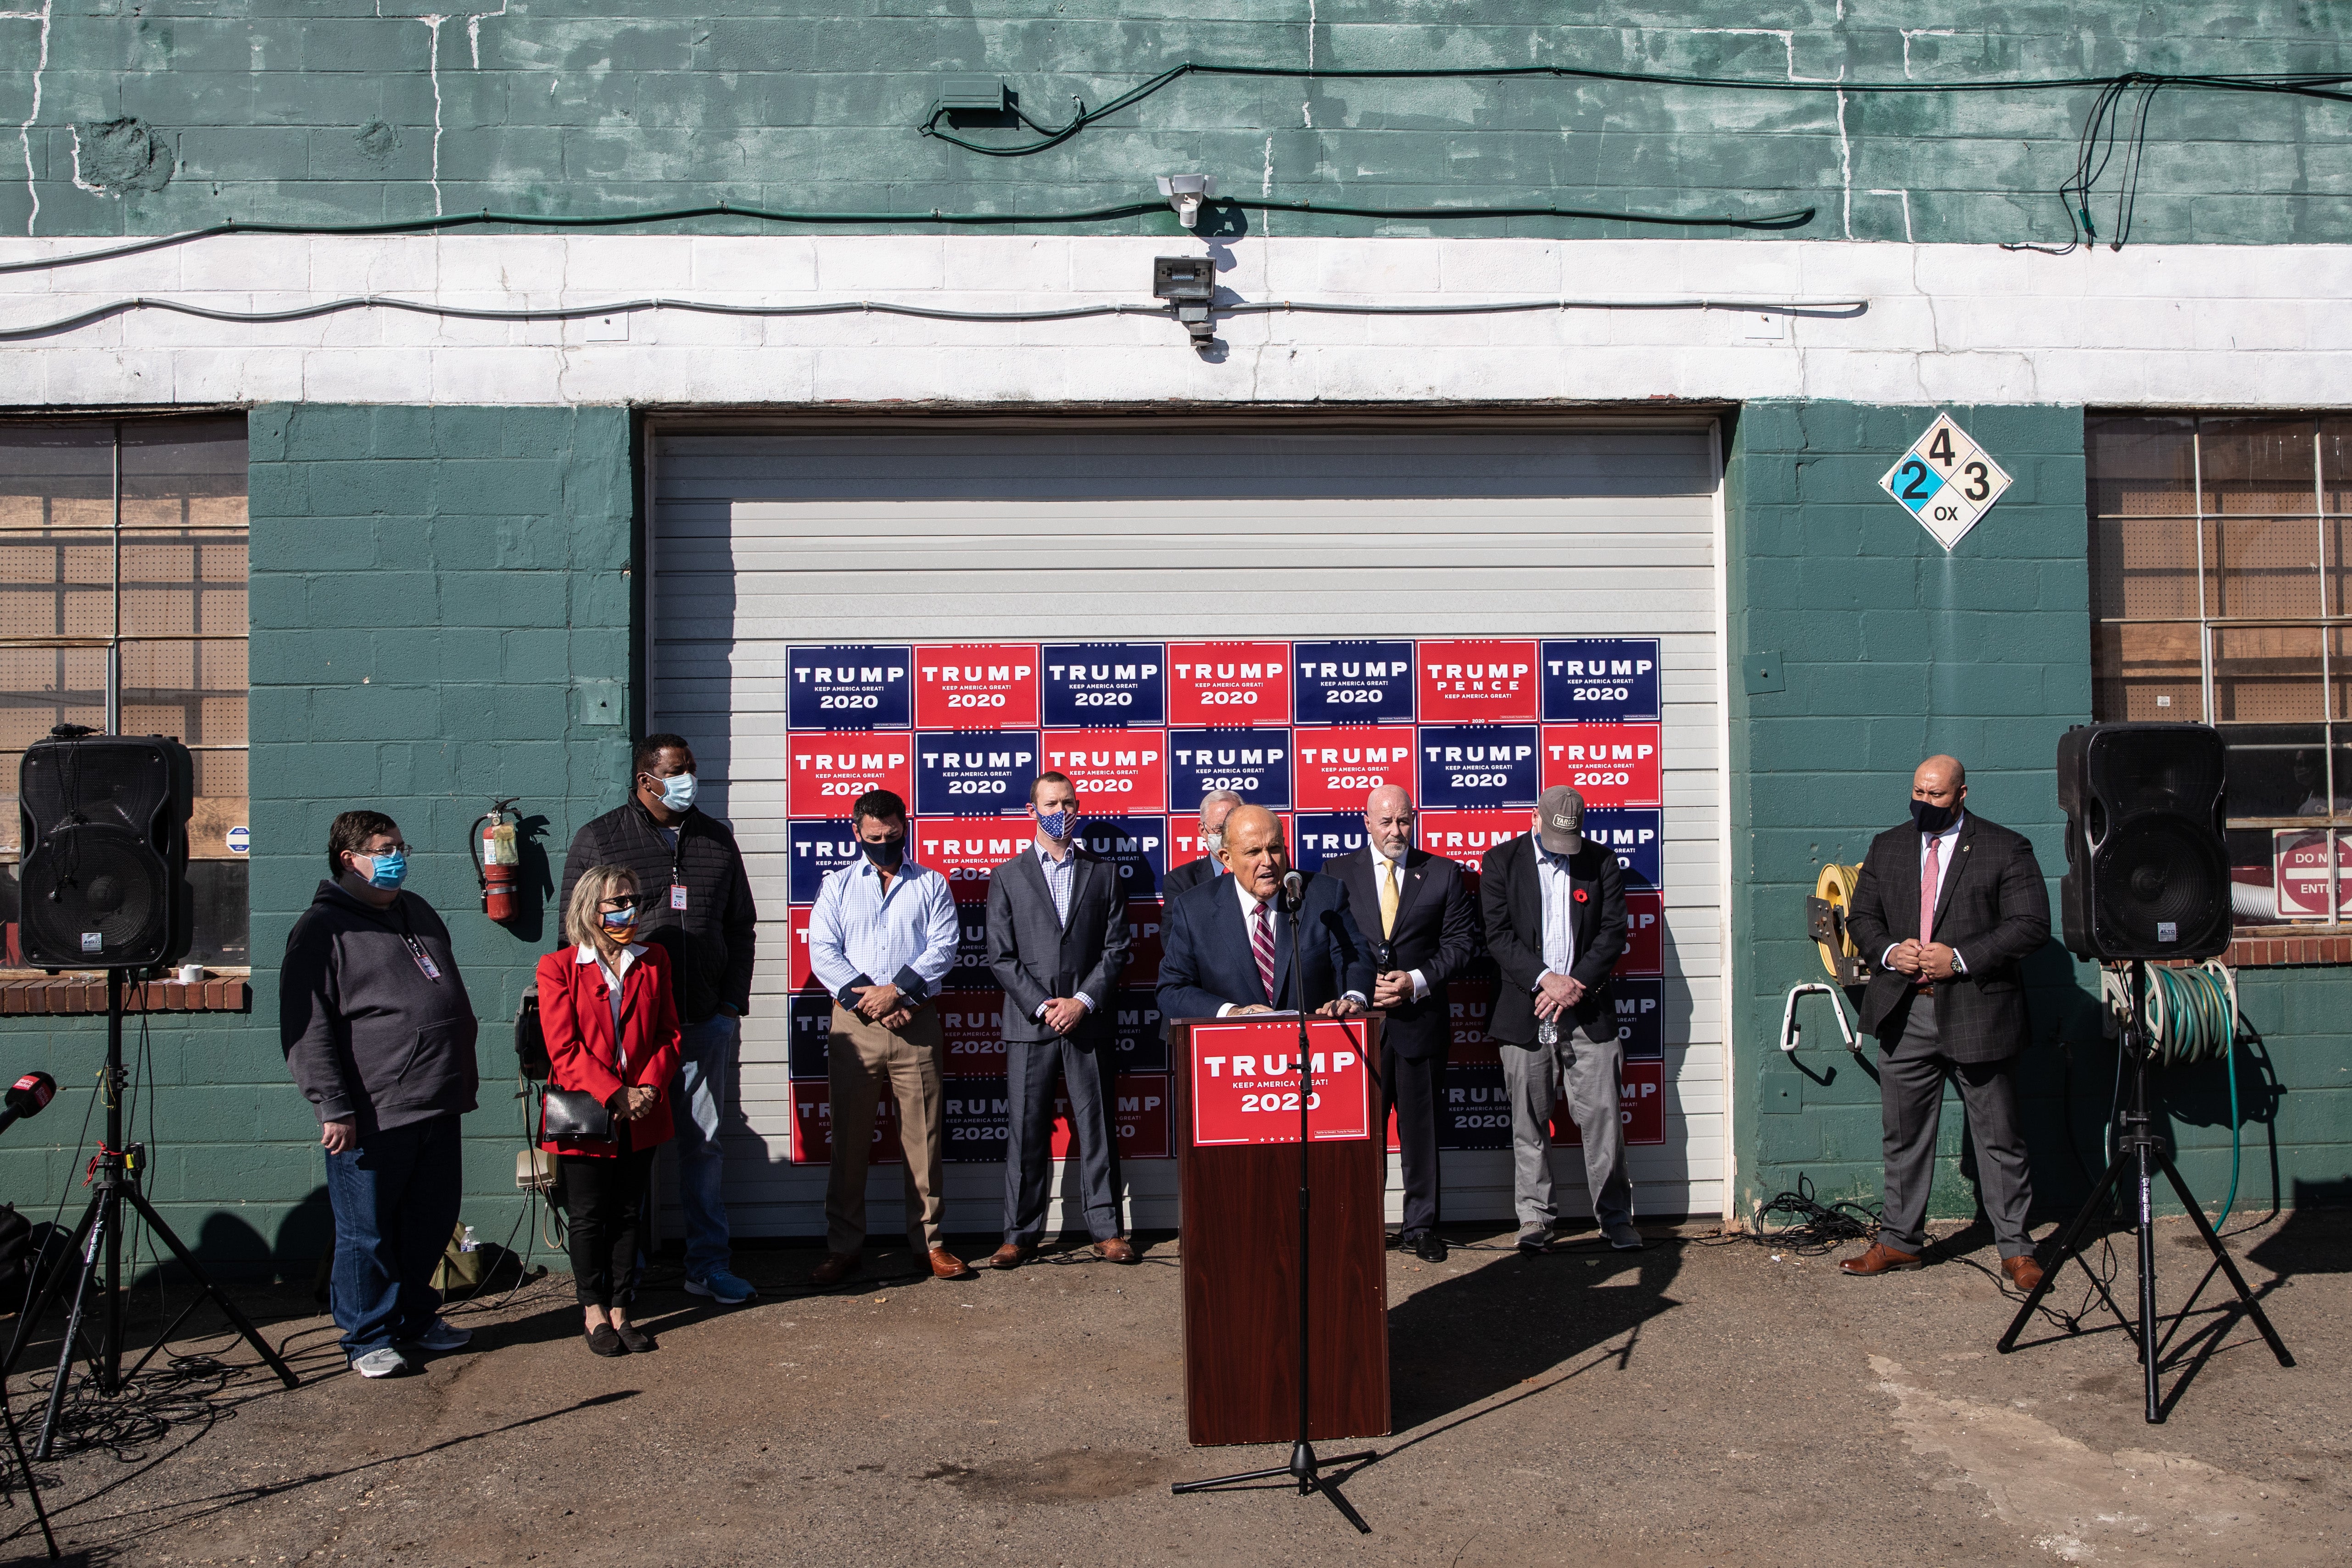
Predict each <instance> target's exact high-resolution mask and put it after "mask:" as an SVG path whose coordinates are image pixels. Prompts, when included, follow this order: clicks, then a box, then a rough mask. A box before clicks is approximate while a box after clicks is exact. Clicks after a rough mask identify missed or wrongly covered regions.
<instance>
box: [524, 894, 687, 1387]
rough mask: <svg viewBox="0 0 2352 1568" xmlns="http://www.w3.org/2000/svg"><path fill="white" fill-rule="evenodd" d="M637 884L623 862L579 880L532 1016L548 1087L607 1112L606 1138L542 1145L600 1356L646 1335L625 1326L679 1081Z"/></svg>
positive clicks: (660, 972) (664, 961) (648, 1342)
mask: <svg viewBox="0 0 2352 1568" xmlns="http://www.w3.org/2000/svg"><path fill="white" fill-rule="evenodd" d="M639 913H640V912H639V908H638V895H637V876H636V873H635V872H633V871H631V870H630V869H629V868H628V867H626V866H624V865H600V866H596V867H593V868H592V869H591V870H589V871H588V872H587V873H584V874H583V876H582V877H581V878H580V882H579V885H578V886H576V887H574V888H573V889H572V904H571V906H570V907H569V908H568V909H566V910H565V911H564V915H563V934H564V936H567V937H568V938H570V939H571V941H572V946H568V947H563V948H560V949H558V950H557V951H555V952H553V953H550V954H549V955H547V956H545V957H543V958H541V960H540V961H539V1017H540V1024H541V1028H542V1029H543V1030H545V1031H546V1035H547V1057H548V1061H549V1062H550V1063H551V1067H550V1070H549V1085H550V1087H551V1088H556V1089H584V1090H586V1091H587V1092H589V1093H591V1094H593V1095H594V1096H595V1097H596V1098H597V1099H598V1100H599V1101H600V1102H602V1103H603V1104H604V1106H605V1108H606V1109H608V1110H609V1111H611V1112H612V1113H613V1133H614V1135H613V1136H612V1137H610V1138H550V1139H548V1140H547V1141H546V1143H545V1144H544V1145H543V1146H544V1147H545V1148H546V1149H547V1151H548V1152H549V1153H550V1154H552V1155H555V1166H556V1191H557V1194H558V1198H557V1201H558V1202H560V1203H561V1204H562V1207H563V1211H564V1217H565V1220H566V1223H567V1224H568V1226H569V1228H570V1231H571V1241H572V1289H573V1291H574V1293H575V1295H576V1296H577V1297H578V1299H579V1301H580V1305H581V1307H582V1309H583V1312H585V1313H586V1317H587V1322H586V1324H585V1329H586V1332H587V1335H588V1348H589V1349H590V1350H593V1351H594V1352H595V1353H596V1354H598V1355H626V1354H629V1353H631V1352H633V1351H634V1352H637V1353H639V1354H643V1353H644V1352H646V1351H649V1350H651V1349H653V1348H654V1342H653V1339H652V1337H651V1336H650V1335H648V1334H646V1333H645V1332H644V1331H643V1330H641V1329H639V1328H638V1327H637V1326H636V1325H635V1323H632V1322H630V1321H629V1303H630V1301H631V1300H632V1299H633V1298H634V1297H635V1293H636V1285H637V1232H638V1228H639V1226H640V1223H641V1221H642V1220H643V1218H644V1211H645V1202H646V1190H647V1186H648V1181H649V1178H650V1177H651V1176H652V1174H653V1163H654V1150H655V1148H656V1146H657V1145H660V1144H662V1143H664V1142H665V1141H667V1139H668V1137H669V1136H670V1113H669V1084H670V1080H671V1079H672V1078H674V1077H675V1076H676V1075H677V1063H678V1041H677V1004H676V1003H675V1002H674V1001H673V1000H672V999H671V997H670V981H669V957H668V955H667V954H665V953H664V952H663V951H662V950H661V949H660V948H659V947H656V946H651V945H650V944H645V943H639V942H636V941H635V940H633V938H634V937H635V936H636V928H637V920H638V915H639Z"/></svg>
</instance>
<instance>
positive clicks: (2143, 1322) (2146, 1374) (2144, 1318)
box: [1999, 958, 2294, 1425]
mask: <svg viewBox="0 0 2352 1568" xmlns="http://www.w3.org/2000/svg"><path fill="white" fill-rule="evenodd" d="M2146 1009H2147V960H2146V959H2144V958H2136V959H2134V960H2133V961H2132V983H2131V1017H2130V1019H2128V1020H2126V1023H2125V1025H2124V1030H2123V1034H2122V1037H2121V1039H2120V1040H2118V1041H2117V1046H2118V1048H2119V1049H2120V1050H2121V1051H2123V1052H2124V1054H2125V1056H2126V1058H2127V1059H2128V1061H2130V1064H2131V1095H2130V1098H2129V1099H2127V1100H2126V1102H2125V1103H2124V1113H2123V1131H2122V1134H2121V1135H2120V1136H2119V1137H2118V1138H2117V1139H2116V1157H2115V1158H2114V1159H2113V1160H2111V1161H2109V1162H2108V1164H2107V1174H2106V1175H2105V1176H2101V1177H2100V1178H2099V1185H2098V1186H2096V1187H2095V1188H2094V1189H2093V1190H2092V1193H2091V1197H2090V1201H2088V1202H2087V1203H2085V1204H2084V1205H2083V1207H2082V1208H2081V1210H2080V1211H2079V1212H2077V1213H2076V1214H2075V1216H2074V1218H2073V1219H2072V1220H2070V1221H2068V1222H2067V1226H2066V1229H2065V1232H2064V1234H2063V1235H2062V1236H2061V1237H2060V1238H2059V1241H2058V1251H2057V1255H2056V1256H2054V1257H2053V1258H2052V1259H2051V1260H2050V1268H2049V1270H2048V1271H2047V1272H2045V1273H2044V1274H2043V1275H2042V1283H2040V1284H2038V1285H2036V1286H2034V1287H2033V1291H2032V1294H2030V1295H2028V1296H2027V1297H2026V1298H2025V1304H2024V1305H2023V1306H2021V1307H2020V1308H2018V1309H2017V1316H2016V1317H2015V1318H2013V1319H2011V1322H2010V1325H2009V1332H2008V1333H2004V1334H2002V1335H2001V1336H2000V1346H1999V1348H2000V1353H2001V1354H2003V1355H2006V1354H2009V1353H2010V1352H2011V1351H2012V1350H2015V1349H2016V1348H2017V1336H2018V1335H2019V1334H2021V1333H2024V1332H2025V1325H2026V1324H2027V1323H2028V1322H2032V1318H2033V1312H2034V1309H2035V1308H2036V1307H2039V1306H2040V1305H2041V1304H2042V1297H2044V1296H2046V1295H2048V1294H2049V1293H2050V1287H2051V1286H2052V1285H2053V1284H2055V1283H2057V1281H2058V1273H2059V1270H2062V1269H2063V1268H2065V1266H2066V1260H2068V1259H2070V1258H2071V1259H2073V1260H2075V1261H2076V1262H2078V1263H2083V1272H2084V1273H2085V1274H2089V1275H2090V1276H2091V1282H2092V1283H2093V1284H2095V1285H2096V1286H2097V1287H2098V1291H2099V1294H2100V1295H2102V1296H2105V1297H2106V1301H2107V1305H2108V1307H2109V1308H2110V1309H2112V1310H2113V1311H2114V1312H2115V1314H2116V1317H2118V1318H2123V1309H2121V1308H2120V1307H2116V1303H2115V1298H2114V1297H2112V1296H2108V1295H2107V1287H2106V1281H2104V1280H2101V1279H2100V1278H2099V1276H2098V1275H2097V1273H2095V1271H2094V1270H2092V1268H2091V1266H2090V1265H2089V1264H2088V1263H2084V1262H2083V1249H2084V1246H2085V1245H2087V1244H2088V1242H2089V1240H2090V1235H2091V1228H2092V1227H2093V1226H2094V1225H2095V1224H2096V1223H2097V1222H2098V1220H2099V1219H2100V1218H2102V1217H2103V1215H2104V1213H2105V1207H2106V1202H2107V1195H2108V1194H2109V1193H2111V1192H2114V1191H2115V1190H2116V1188H2117V1187H2118V1186H2121V1185H2122V1183H2123V1182H2124V1181H2125V1180H2126V1178H2130V1179H2133V1180H2135V1181H2136V1182H2137V1186H2135V1188H2134V1191H2135V1192H2136V1193H2137V1202H2138V1206H2139V1207H2138V1210H2137V1217H2136V1219H2137V1228H2138V1230H2139V1322H2138V1323H2137V1325H2134V1324H2133V1323H2132V1322H2131V1321H2130V1320H2129V1319H2124V1326H2125V1327H2126V1328H2127V1329H2131V1330H2132V1331H2133V1333H2134V1336H2135V1337H2136V1338H2137V1340H2138V1341H2139V1366H2140V1380H2141V1383H2142V1384H2143V1385H2144V1387H2145V1390H2146V1393H2147V1420H2148V1422H2149V1424H2150V1425H2155V1424H2158V1423H2160V1422H2161V1421H2163V1419H2164V1405H2163V1399H2162V1396H2161V1395H2160V1394H2159V1392H2158V1387H2157V1353H2158V1350H2159V1349H2160V1348H2161V1342H2160V1339H2159V1336H2158V1333H2157V1328H2158V1319H2157V1315H2156V1228H2155V1226H2154V1225H2153V1224H2152V1223H2151V1221H2152V1220H2153V1218H2155V1216H2154V1199H2155V1186H2156V1173H2157V1172H2158V1171H2159V1170H2160V1171H2162V1172H2163V1173H2164V1175H2165V1178H2166V1179H2167V1180H2168V1181H2170V1182H2171V1183H2172V1190H2173V1192H2174V1193H2175V1194H2177V1195H2178V1196H2179V1199H2180V1207H2182V1208H2183V1209H2185V1210H2187V1211H2188V1214H2189V1218H2190V1219H2191V1220H2192V1221H2194V1222H2195V1224H2196V1226H2197V1234H2198V1235H2200V1236H2201V1237H2203V1238H2204V1239H2205V1248H2206V1250H2207V1251H2209V1252H2210V1253H2212V1254H2213V1261H2214V1263H2215V1264H2216V1265H2217V1266H2218V1267H2219V1268H2220V1269H2221V1272H2222V1273H2223V1274H2225V1275H2227V1276H2228V1277H2229V1281H2230V1284H2231V1287H2232V1288H2233V1289H2235V1290H2236V1291H2237V1292H2238V1301H2239V1302H2240V1304H2241V1305H2242V1306H2243V1307H2244V1308H2245V1310H2246V1316H2247V1317H2248V1318H2250V1319H2252V1321H2253V1325H2254V1327H2255V1328H2257V1329H2259V1330H2261V1331H2262V1335H2263V1343H2267V1344H2268V1345H2269V1346H2270V1347H2271V1354H2273V1355H2275V1356H2277V1357H2278V1364H2280V1365H2281V1366H2293V1365H2294V1356H2292V1355H2289V1354H2287V1348H2286V1343H2285V1342H2284V1341H2283V1340H2281V1339H2280V1338H2279V1336H2278V1331H2277V1330H2276V1329H2274V1328H2273V1327H2271V1320H2270V1318H2269V1317H2268V1316H2267V1315H2265V1314H2264V1312H2263V1308H2262V1303H2261V1302H2259V1301H2256V1300H2254V1293H2253V1291H2250V1290H2248V1289H2247V1288H2246V1278H2245V1276H2244V1275H2242V1274H2241V1273H2239V1272H2238V1265H2237V1263H2236V1261H2235V1260H2233V1259H2231V1256H2230V1254H2229V1250H2228V1249H2226V1248H2224V1247H2223V1246H2222V1245H2221V1238H2220V1237H2219V1236H2216V1235H2215V1234H2213V1227H2212V1225H2211V1224H2210V1222H2209V1221H2208V1220H2207V1219H2206V1218H2205V1210H2204V1209H2203V1208H2202V1207H2200V1206H2199V1204H2198V1202H2197V1197H2196V1195H2195V1194H2193V1193H2191V1192H2190V1191H2189V1184H2188V1183H2187V1182H2185V1181H2182V1180H2181V1179H2180V1172H2179V1170H2178V1169H2177V1168H2175V1167H2174V1166H2173V1163H2172V1150H2171V1147H2170V1146H2169V1145H2168V1144H2167V1143H2166V1142H2165V1137H2164V1134H2162V1133H2160V1132H2158V1130H2157V1126H2156V1114H2155V1111H2154V1109H2153V1107H2152V1100H2153V1096H2152V1094H2151V1092H2150V1089H2149V1081H2150V1080H2151V1079H2152V1078H2153V1076H2154V1074H2155V1065H2156V1061H2155V1050H2154V1042H2153V1041H2151V1040H2149V1039H2148V1038H2147V1025H2146V1023H2145V1021H2144V1020H2145V1019H2146V1017H2147V1012H2146ZM2207 1277H2208V1278H2209V1279H2210V1275H2209V1276H2207ZM2196 1304H2197V1300H2196V1297H2195V1296H2194V1295H2191V1296H2190V1298H2189V1300H2188V1301H2185V1302H2183V1303H2182V1304H2181V1308H2180V1312H2179V1315H2178V1316H2176V1317H2175V1318H2174V1319H2173V1320H2172V1321H2173V1323H2174V1324H2175V1325H2176V1326H2177V1325H2178V1324H2179V1323H2180V1322H2183V1321H2185V1320H2186V1319H2187V1318H2188V1316H2189V1309H2190V1308H2191V1307H2194V1306H2195V1305H2196Z"/></svg>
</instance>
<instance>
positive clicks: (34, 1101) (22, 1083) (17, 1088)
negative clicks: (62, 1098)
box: [0, 1072, 58, 1133]
mask: <svg viewBox="0 0 2352 1568" xmlns="http://www.w3.org/2000/svg"><path fill="white" fill-rule="evenodd" d="M57 1097H58V1081H57V1080H56V1079H54V1078H52V1077H50V1076H49V1075H48V1074H47V1073H46V1072H27V1073H26V1074H25V1076H24V1077H22V1078H19V1079H18V1080H16V1082H14V1083H11V1084H10V1085H8V1092H7V1093H6V1094H5V1095H0V1100H5V1102H6V1105H7V1108H6V1109H5V1110H0V1133H5V1132H6V1131H7V1130H8V1129H9V1128H10V1127H13V1126H15V1125H16V1124H17V1123H19V1122H21V1121H23V1120H24V1119H25V1118H26V1117H27V1116H37V1115H39V1114H40V1113H41V1107H42V1106H44V1105H47V1103H49V1102H50V1101H52V1100H54V1099H56V1098H57Z"/></svg>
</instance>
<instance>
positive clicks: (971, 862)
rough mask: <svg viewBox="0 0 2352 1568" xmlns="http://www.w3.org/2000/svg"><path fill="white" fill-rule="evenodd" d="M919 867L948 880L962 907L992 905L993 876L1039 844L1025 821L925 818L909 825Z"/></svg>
mask: <svg viewBox="0 0 2352 1568" xmlns="http://www.w3.org/2000/svg"><path fill="white" fill-rule="evenodd" d="M907 836H908V838H909V839H910V840H912V841H913V843H912V844H911V846H910V848H909V852H910V853H911V854H913V855H914V857H915V863H916V864H918V865H927V866H929V867H930V868H931V869H932V870H933V871H935V872H937V873H940V875H941V876H943V877H945V878H947V879H948V891H949V892H950V893H952V894H955V898H956V902H957V903H959V904H985V903H987V902H988V878H989V873H992V872H993V871H994V870H995V869H996V868H997V867H998V866H1001V865H1003V863H1004V862H1006V861H1009V860H1011V859H1012V858H1013V856H1014V855H1017V854H1019V853H1020V852H1022V851H1023V850H1024V849H1026V848H1028V847H1029V846H1030V845H1031V844H1033V843H1034V842H1036V841H1037V830H1036V829H1035V828H1034V827H1032V826H1031V825H1030V823H1029V819H1028V818H1026V817H924V818H921V819H919V820H918V821H914V822H912V823H910V824H908V829H907Z"/></svg>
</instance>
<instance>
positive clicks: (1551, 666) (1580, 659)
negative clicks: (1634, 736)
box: [1538, 637, 1659, 724]
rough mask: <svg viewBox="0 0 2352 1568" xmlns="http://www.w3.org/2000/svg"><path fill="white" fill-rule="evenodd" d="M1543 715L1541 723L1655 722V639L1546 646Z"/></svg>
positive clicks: (1542, 661) (1604, 639)
mask: <svg viewBox="0 0 2352 1568" xmlns="http://www.w3.org/2000/svg"><path fill="white" fill-rule="evenodd" d="M1538 662H1539V663H1540V664H1542V665H1543V716H1544V722H1546V723H1547V724H1577V723H1598V724H1623V723H1629V722H1634V723H1638V722H1655V720H1656V719H1657V717H1658V702H1659V697H1658V640H1657V639H1656V638H1655V637H1570V638H1566V639H1563V640H1562V641H1559V642H1556V643H1545V644H1544V645H1543V651H1542V653H1541V654H1540V656H1539V659H1538Z"/></svg>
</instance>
